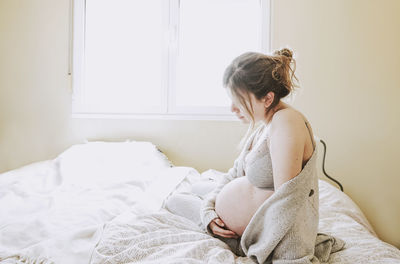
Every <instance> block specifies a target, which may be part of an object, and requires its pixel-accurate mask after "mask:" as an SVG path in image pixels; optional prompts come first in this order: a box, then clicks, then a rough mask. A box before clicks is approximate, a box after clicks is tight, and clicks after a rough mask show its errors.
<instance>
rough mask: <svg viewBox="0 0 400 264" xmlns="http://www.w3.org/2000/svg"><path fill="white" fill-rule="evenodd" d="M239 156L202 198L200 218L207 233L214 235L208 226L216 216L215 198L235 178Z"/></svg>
mask: <svg viewBox="0 0 400 264" xmlns="http://www.w3.org/2000/svg"><path fill="white" fill-rule="evenodd" d="M239 158H240V156H239V157H238V158H237V159H236V160H235V162H234V163H233V167H232V168H230V169H229V171H228V172H227V173H226V174H224V175H223V177H222V179H221V180H220V181H219V182H218V185H217V187H216V188H215V189H214V190H213V191H212V192H210V193H209V194H207V195H206V197H205V198H204V200H203V202H202V205H201V208H200V218H201V222H202V223H203V228H204V229H205V230H206V231H207V233H208V234H210V235H214V234H213V232H212V231H211V230H210V228H209V224H210V222H211V221H212V220H213V219H215V218H218V215H217V213H216V212H215V200H216V198H217V195H218V193H219V192H220V191H221V189H222V188H223V187H224V186H225V185H226V184H227V183H229V182H230V181H232V180H233V179H235V178H237V177H238V175H237V167H238V163H239Z"/></svg>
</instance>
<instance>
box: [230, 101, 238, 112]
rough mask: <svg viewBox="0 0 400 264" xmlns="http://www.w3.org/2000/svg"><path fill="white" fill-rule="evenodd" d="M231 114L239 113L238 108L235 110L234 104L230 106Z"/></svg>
mask: <svg viewBox="0 0 400 264" xmlns="http://www.w3.org/2000/svg"><path fill="white" fill-rule="evenodd" d="M231 112H234V113H238V112H239V108H237V107H236V105H235V104H233V103H232V104H231Z"/></svg>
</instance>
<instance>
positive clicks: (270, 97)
mask: <svg viewBox="0 0 400 264" xmlns="http://www.w3.org/2000/svg"><path fill="white" fill-rule="evenodd" d="M274 97H275V94H274V92H269V93H267V95H266V96H264V99H263V101H264V107H265V108H268V107H269V106H270V105H271V104H272V102H273V101H274Z"/></svg>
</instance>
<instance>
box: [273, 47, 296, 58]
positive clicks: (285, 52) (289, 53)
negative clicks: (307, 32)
mask: <svg viewBox="0 0 400 264" xmlns="http://www.w3.org/2000/svg"><path fill="white" fill-rule="evenodd" d="M274 55H280V56H285V57H287V58H289V59H292V58H293V52H292V51H291V50H290V49H288V48H283V49H281V50H277V51H275V52H274Z"/></svg>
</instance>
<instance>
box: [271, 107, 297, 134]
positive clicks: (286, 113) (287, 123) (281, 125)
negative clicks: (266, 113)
mask: <svg viewBox="0 0 400 264" xmlns="http://www.w3.org/2000/svg"><path fill="white" fill-rule="evenodd" d="M304 121H305V119H304V115H303V114H302V113H300V112H299V111H297V110H296V109H293V108H285V109H282V110H279V111H278V112H276V113H275V114H274V116H273V117H272V120H271V128H270V131H271V133H272V132H273V131H275V132H277V131H279V132H282V130H286V131H287V130H289V131H287V132H290V131H293V132H294V131H298V129H301V128H302V127H303V126H304Z"/></svg>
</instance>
